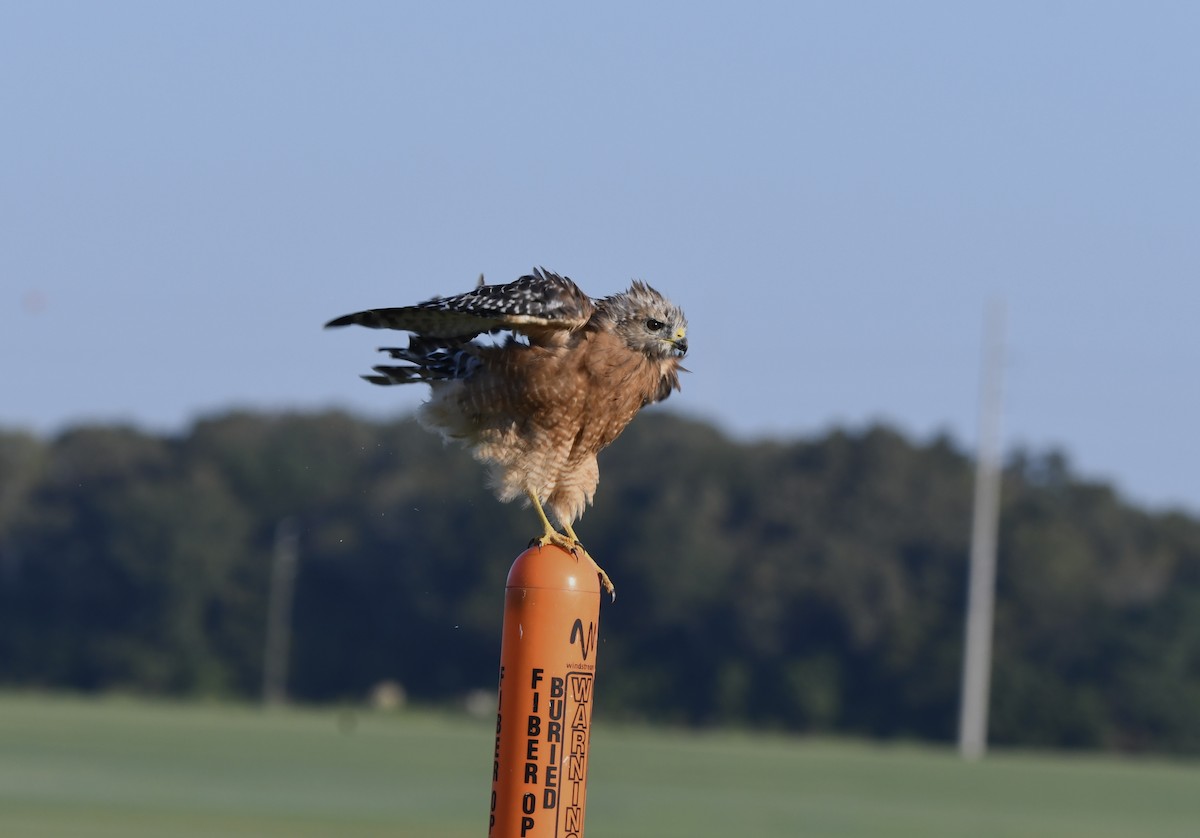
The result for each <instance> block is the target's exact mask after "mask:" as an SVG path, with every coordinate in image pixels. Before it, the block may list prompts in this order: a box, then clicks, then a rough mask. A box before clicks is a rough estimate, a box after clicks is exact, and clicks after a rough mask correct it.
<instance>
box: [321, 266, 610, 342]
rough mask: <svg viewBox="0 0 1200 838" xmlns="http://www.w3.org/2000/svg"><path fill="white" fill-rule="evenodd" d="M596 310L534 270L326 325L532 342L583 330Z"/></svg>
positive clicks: (571, 287) (559, 281) (558, 279)
mask: <svg viewBox="0 0 1200 838" xmlns="http://www.w3.org/2000/svg"><path fill="white" fill-rule="evenodd" d="M595 310H596V307H595V305H594V304H593V302H592V300H591V298H590V297H588V295H587V294H585V293H583V291H582V290H581V289H580V288H579V286H578V285H576V284H575V283H574V282H572V281H571V280H570V279H568V278H567V277H565V276H559V275H558V274H556V273H552V272H551V271H547V270H545V269H543V268H535V269H534V271H533V273H532V274H528V275H526V276H523V277H521V278H520V279H518V280H516V281H515V282H509V283H506V284H504V285H481V286H479V287H478V288H476V289H475V290H474V291H468V292H467V293H465V294H458V295H456V296H454V297H438V298H435V299H432V300H427V301H425V302H423V303H418V304H417V305H414V306H401V307H399V308H373V309H369V310H367V311H359V312H355V313H354V314H347V315H345V316H343V317H338V318H337V319H335V320H330V321H329V322H328V323H326V324H325V326H326V328H329V327H335V326H350V325H358V326H366V327H367V328H370V329H400V330H403V331H407V332H413V333H414V334H417V335H421V336H422V337H429V338H462V339H467V340H469V339H470V338H472V337H474V336H475V335H479V334H483V333H484V332H492V331H496V330H498V329H511V330H513V331H519V332H522V333H523V334H525V335H527V336H528V337H529V338H530V339H531V340H532V341H536V340H538V339H539V338H540V339H552V335H553V334H555V333H558V334H561V333H563V332H573V331H576V330H577V329H580V328H582V327H583V326H584V325H585V324H586V323H587V322H588V320H589V319H590V318H591V316H592V314H593V313H594V312H595Z"/></svg>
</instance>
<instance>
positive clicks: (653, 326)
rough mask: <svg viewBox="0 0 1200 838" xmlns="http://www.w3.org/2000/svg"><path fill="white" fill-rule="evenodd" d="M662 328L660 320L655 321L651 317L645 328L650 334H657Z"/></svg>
mask: <svg viewBox="0 0 1200 838" xmlns="http://www.w3.org/2000/svg"><path fill="white" fill-rule="evenodd" d="M662 327H663V322H662V321H661V320H655V319H654V318H653V317H651V318H650V319H649V320H647V321H646V328H647V329H649V330H650V331H652V332H657V331H658V330H659V329H661V328H662Z"/></svg>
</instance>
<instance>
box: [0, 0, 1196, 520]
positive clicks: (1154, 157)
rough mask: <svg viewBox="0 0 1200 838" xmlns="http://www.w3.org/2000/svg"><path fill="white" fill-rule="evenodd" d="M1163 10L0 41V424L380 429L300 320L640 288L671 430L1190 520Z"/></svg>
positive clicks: (663, 11)
mask: <svg viewBox="0 0 1200 838" xmlns="http://www.w3.org/2000/svg"><path fill="white" fill-rule="evenodd" d="M1198 42H1200V5H1197V4H1192V3H1183V2H1181V3H1156V2H1149V3H1140V4H1133V3H1102V2H1058V3H1054V2H1037V3H1020V2H1016V3H1014V2H1006V3H1002V4H986V5H985V4H965V3H950V2H947V3H919V2H918V3H904V4H898V3H883V2H878V3H779V4H772V3H739V4H708V3H661V4H641V3H638V4H634V3H606V4H602V5H601V4H549V3H547V4H532V5H530V4H517V5H511V4H484V3H458V4H450V3H447V4H424V3H423V4H416V3H413V4H402V3H339V4H335V3H298V2H292V3H283V2H278V3H274V2H238V3H219V2H206V3H159V2H145V3H129V2H113V3H105V4H99V3H95V4H92V3H82V2H79V3H67V2H64V3H54V2H37V3H34V2H27V3H11V2H10V3H6V4H3V5H2V6H0V113H2V114H3V130H2V131H0V381H2V382H3V389H2V390H0V424H3V425H5V426H9V427H13V426H17V427H28V428H32V429H35V430H38V431H42V432H53V431H56V430H58V429H61V428H63V427H65V426H67V425H70V424H73V423H78V422H82V421H92V420H106V421H107V420H128V421H134V422H137V423H139V424H141V425H143V426H145V427H147V428H152V429H162V430H173V429H179V428H182V427H184V426H185V425H186V423H187V422H189V421H190V420H191V419H193V418H195V417H196V416H198V415H203V414H206V413H212V412H215V411H219V410H222V409H225V408H227V407H230V406H245V407H257V408H271V409H275V408H301V409H309V408H318V407H326V406H344V407H349V408H352V409H355V410H359V411H362V412H363V413H365V414H367V415H375V416H382V415H389V414H392V413H394V412H396V411H399V410H406V409H410V408H411V407H413V406H414V405H415V404H416V403H417V402H418V401H419V399H420V398H421V393H419V392H418V391H417V390H413V391H410V392H399V393H398V392H397V390H396V389H390V390H386V389H382V388H373V387H370V386H368V385H366V384H365V383H363V382H361V381H359V380H358V378H357V374H358V373H361V372H365V371H366V370H367V367H368V366H369V364H370V363H372V362H373V360H374V358H373V349H374V347H375V346H376V345H378V343H379V339H380V335H378V334H377V333H370V332H367V331H365V330H362V331H359V332H347V331H340V332H333V333H326V332H323V331H322V330H321V329H320V325H321V324H322V323H323V322H324V321H325V320H327V319H328V318H329V317H332V316H335V315H338V314H342V313H345V312H347V311H351V310H355V309H358V308H363V307H370V306H385V305H400V304H405V303H408V302H415V301H417V300H421V299H425V298H427V297H429V296H432V295H434V294H447V293H453V292H457V291H461V290H465V289H467V288H469V287H471V286H472V284H473V283H474V281H475V278H476V277H477V276H478V274H479V273H480V272H483V273H485V274H486V275H487V277H488V279H489V281H496V282H500V281H508V280H510V279H513V278H515V277H517V276H518V275H520V274H522V273H525V272H527V271H528V270H529V269H530V268H531V267H533V266H534V265H545V266H546V267H548V268H551V269H553V270H557V271H560V272H563V273H566V274H567V275H569V276H571V277H572V278H574V279H575V280H577V281H578V282H579V283H580V284H581V285H583V287H584V288H585V289H586V290H588V291H589V292H590V293H592V294H594V295H597V296H599V295H604V294H608V293H612V292H614V291H616V290H619V289H621V288H623V287H625V286H626V285H627V284H628V282H629V280H630V279H632V278H635V277H637V278H643V279H645V280H647V281H649V282H650V283H651V284H653V285H655V286H656V287H658V288H659V289H660V290H662V291H663V292H665V293H667V294H668V295H669V296H670V297H672V298H673V299H674V300H675V301H676V302H678V303H679V304H680V305H682V306H683V307H684V309H685V310H686V311H687V314H688V317H689V320H690V323H691V329H690V335H689V337H690V343H691V348H692V349H691V354H690V356H689V362H688V366H689V367H690V368H691V369H692V374H691V375H689V376H687V378H686V379H685V382H684V390H683V392H682V393H681V394H677V395H676V396H674V397H673V398H672V400H671V402H670V404H671V405H672V406H674V407H675V408H676V409H679V410H682V411H685V412H688V413H690V414H693V415H697V416H701V417H707V418H711V419H713V420H715V421H717V422H718V423H720V424H721V425H722V426H723V427H725V428H727V429H728V430H729V431H731V432H733V433H737V434H740V435H758V434H771V435H783V436H794V435H802V434H811V433H815V432H819V431H823V430H825V429H826V428H828V427H830V426H833V425H846V424H848V425H851V426H856V427H861V426H862V425H864V424H866V423H868V422H872V421H875V420H884V421H887V422H891V423H893V424H895V425H897V426H899V427H900V428H901V429H903V430H904V431H906V432H908V433H910V434H912V435H914V436H916V437H919V438H924V437H927V436H928V435H931V434H933V433H937V432H940V431H948V432H950V433H951V434H953V435H954V436H955V437H956V438H957V439H958V440H959V441H960V442H961V444H963V445H964V446H967V447H971V446H973V445H974V442H975V438H976V425H977V397H978V390H979V366H980V355H981V342H982V331H983V319H984V310H985V307H986V306H987V304H988V302H989V301H990V300H1002V301H1003V302H1004V304H1005V306H1006V308H1007V322H1008V330H1007V345H1008V351H1007V356H1006V357H1007V363H1006V367H1005V375H1006V381H1005V393H1006V403H1005V415H1004V420H1003V427H1004V435H1005V445H1006V448H1011V447H1012V446H1014V445H1025V446H1030V447H1033V448H1034V449H1038V450H1041V449H1044V448H1047V447H1051V446H1053V447H1059V448H1062V449H1064V450H1065V451H1067V452H1068V454H1069V455H1070V456H1071V458H1072V460H1073V462H1074V463H1075V464H1076V466H1077V467H1078V468H1079V469H1080V470H1081V471H1082V472H1083V473H1084V474H1086V475H1088V476H1093V477H1097V478H1101V479H1108V480H1113V481H1115V482H1116V483H1117V485H1118V486H1119V487H1120V489H1121V490H1122V491H1123V492H1125V493H1126V494H1128V495H1129V496H1131V497H1132V498H1134V499H1135V500H1137V501H1139V502H1142V503H1146V504H1150V505H1152V506H1154V507H1156V508H1160V507H1166V506H1171V505H1182V506H1184V507H1185V508H1187V509H1190V510H1192V511H1200V479H1198V478H1197V472H1198V471H1200V444H1197V441H1196V429H1197V428H1198V427H1200V387H1198V386H1197V381H1196V378H1197V376H1196V370H1197V369H1198V368H1200V340H1198V338H1197V334H1196V332H1197V320H1198V314H1200V290H1198V281H1197V279H1198V277H1200V154H1198V153H1197V151H1196V150H1197V149H1198V148H1200V50H1198V49H1197V48H1196V44H1197V43H1198Z"/></svg>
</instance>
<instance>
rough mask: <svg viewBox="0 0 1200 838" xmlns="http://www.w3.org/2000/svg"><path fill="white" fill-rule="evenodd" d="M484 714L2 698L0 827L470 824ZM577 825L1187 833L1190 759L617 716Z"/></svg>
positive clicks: (42, 832) (176, 833) (623, 830)
mask: <svg viewBox="0 0 1200 838" xmlns="http://www.w3.org/2000/svg"><path fill="white" fill-rule="evenodd" d="M491 747H492V735H491V730H490V725H489V724H488V723H487V722H486V721H480V720H478V719H472V718H468V717H465V716H454V715H447V714H437V713H429V712H423V711H411V712H405V713H399V714H375V713H356V714H349V713H347V712H345V711H343V712H341V713H339V712H338V711H336V710H332V709H330V710H311V709H294V710H283V711H272V712H264V711H261V710H258V709H255V708H251V707H239V706H224V705H214V706H205V705H183V704H180V705H174V704H166V703H142V702H135V701H130V700H114V699H109V700H102V701H85V700H80V699H73V698H65V697H50V696H11V695H10V696H0V836H4V838H24V836H122V837H124V836H132V837H133V838H139V837H141V836H144V837H145V838H150V836H154V838H184V837H185V836H187V838H192V836H239V837H240V836H247V837H249V836H298V837H303V836H318V835H320V836H414V838H417V836H420V838H450V837H451V836H454V838H457V836H473V837H475V838H477V837H478V836H483V835H485V834H486V827H487V800H488V794H489V791H490V769H491ZM590 770H591V781H590V784H589V791H588V819H587V835H588V838H605V836H608V838H618V836H619V837H620V838H638V837H639V836H645V837H646V838H675V837H676V836H678V838H684V837H685V836H687V837H688V838H698V837H702V836H721V838H725V837H726V836H735V837H736V838H757V837H758V836H797V838H808V837H809V836H812V838H816V837H817V836H821V837H822V838H824V837H825V836H921V838H938V836H947V838H949V837H950V836H953V838H963V836H971V838H989V836H1014V837H1015V836H1021V838H1027V837H1028V836H1038V837H1040V836H1052V837H1053V838H1059V837H1060V836H1061V837H1062V838H1070V836H1088V838H1105V836H1112V838H1117V836H1121V838H1126V836H1138V837H1139V838H1142V837H1143V836H1179V838H1184V836H1187V837H1188V838H1193V836H1196V835H1200V764H1197V763H1171V762H1166V761H1152V760H1137V761H1132V760H1119V759H1112V758H1083V757H1065V756H1047V755H1026V754H998V755H995V756H992V757H989V758H988V759H987V760H986V761H985V762H983V763H981V764H977V765H964V764H962V763H961V762H960V761H959V760H958V759H957V758H956V756H955V755H954V754H953V753H952V752H950V751H948V750H942V749H931V748H921V747H913V746H876V745H870V744H864V743H854V742H836V741H826V740H807V739H795V738H786V737H771V736H764V735H754V736H751V735H743V734H724V733H722V734H692V733H686V732H663V731H655V730H648V729H630V728H621V727H611V726H608V725H605V724H604V723H602V722H598V723H597V724H596V725H595V726H594V727H593V732H592V763H591V769H590Z"/></svg>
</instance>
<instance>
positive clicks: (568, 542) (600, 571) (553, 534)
mask: <svg viewBox="0 0 1200 838" xmlns="http://www.w3.org/2000/svg"><path fill="white" fill-rule="evenodd" d="M525 494H526V496H527V497H528V498H529V502H530V503H532V504H533V510H534V511H535V512H537V515H538V518H539V519H540V520H541V522H542V534H541V535H540V536H538V537H536V538H534V539H533V541H534V542H537V543H538V544H539V545H541V546H542V547H545V546H546V545H547V544H553V545H554V546H555V547H561V548H562V549H563V550H566V551H567V552H568V553H570V554H571V555H572V556H574V557H575V560H576V561H578V560H579V554H580V553H582V554H583V557H584V558H585V559H587V560H588V561H589V562H591V563H592V567H594V568H596V574H597V575H598V576H599V577H600V584H601V585H602V586H603V588H604V590H605V591H607V592H608V595H609V596H610V597H612V598H613V601H616V598H617V589H616V587H615V586H614V585H613V583H612V580H611V579H609V578H608V574H607V573H605V572H604V568H602V567H600V565H598V564H596V560H595V559H593V558H592V557H591V554H590V553H588V551H587V550H586V549H584V546H583V545H582V544H581V543H580V542H579V536H577V535H575V530H573V529H572V528H571V525H570V524H569V523H564V524H563V529H565V530H566V531H567V534H566V535H563V534H562V533H560V532H559V531H558V530H556V529H554V525H553V524H551V523H550V519H549V518H547V517H546V510H545V509H543V508H542V502H541V501H540V500H538V496H537V493H536V492H533V491H530V490H528V489H526V490H525ZM530 543H533V542H530Z"/></svg>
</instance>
